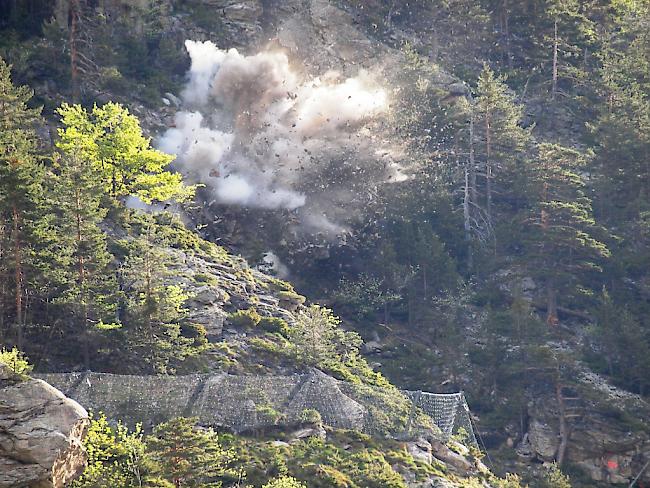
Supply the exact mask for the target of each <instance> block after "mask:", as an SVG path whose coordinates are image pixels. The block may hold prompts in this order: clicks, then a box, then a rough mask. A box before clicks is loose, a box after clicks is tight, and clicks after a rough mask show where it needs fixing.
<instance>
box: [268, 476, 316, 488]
mask: <svg viewBox="0 0 650 488" xmlns="http://www.w3.org/2000/svg"><path fill="white" fill-rule="evenodd" d="M262 488H307V487H306V486H305V485H303V484H302V483H301V482H300V481H298V480H297V479H296V478H292V477H291V476H282V477H281V478H276V479H274V480H271V481H269V482H268V483H267V484H265V485H264V486H262Z"/></svg>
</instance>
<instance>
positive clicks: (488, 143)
mask: <svg viewBox="0 0 650 488" xmlns="http://www.w3.org/2000/svg"><path fill="white" fill-rule="evenodd" d="M490 116H491V114H490V106H489V105H488V106H486V108H485V150H486V158H485V178H486V190H485V192H486V200H487V210H486V211H487V219H488V225H489V227H490V229H492V159H491V157H492V130H491V129H492V127H491V125H490V124H491V122H492V121H491V117H490Z"/></svg>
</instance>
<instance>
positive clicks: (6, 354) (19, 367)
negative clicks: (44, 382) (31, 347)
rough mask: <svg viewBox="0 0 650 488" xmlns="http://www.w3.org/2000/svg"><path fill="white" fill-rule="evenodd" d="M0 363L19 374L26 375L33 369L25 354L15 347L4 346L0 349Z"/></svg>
mask: <svg viewBox="0 0 650 488" xmlns="http://www.w3.org/2000/svg"><path fill="white" fill-rule="evenodd" d="M0 363H3V364H5V365H6V366H7V367H8V368H9V369H10V370H11V371H13V372H14V373H16V374H17V375H20V376H26V375H28V374H29V373H31V371H32V369H34V367H33V366H32V365H31V364H29V362H28V361H27V358H26V357H25V355H24V354H23V353H22V352H20V351H19V350H18V349H16V348H15V347H14V348H13V349H10V350H7V349H5V348H2V349H1V350H0Z"/></svg>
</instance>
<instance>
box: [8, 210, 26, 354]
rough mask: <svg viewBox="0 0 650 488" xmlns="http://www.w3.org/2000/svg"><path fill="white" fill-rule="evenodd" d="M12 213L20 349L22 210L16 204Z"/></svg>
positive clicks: (16, 317) (16, 314)
mask: <svg viewBox="0 0 650 488" xmlns="http://www.w3.org/2000/svg"><path fill="white" fill-rule="evenodd" d="M11 213H12V217H13V227H14V228H13V234H14V236H13V237H14V281H15V283H16V289H15V295H14V300H15V307H16V309H15V324H16V342H17V345H18V349H22V347H23V283H24V281H23V280H24V275H23V255H22V254H23V247H22V242H21V239H20V212H19V211H18V207H16V205H12V208H11Z"/></svg>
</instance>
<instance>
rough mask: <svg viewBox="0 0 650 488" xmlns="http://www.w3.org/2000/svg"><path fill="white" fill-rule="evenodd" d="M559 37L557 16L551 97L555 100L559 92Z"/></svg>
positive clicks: (554, 29)
mask: <svg viewBox="0 0 650 488" xmlns="http://www.w3.org/2000/svg"><path fill="white" fill-rule="evenodd" d="M558 44H559V38H558V33H557V18H556V19H555V21H554V22H553V87H552V91H551V98H552V99H553V100H555V94H556V93H557V56H558V48H559V46H558Z"/></svg>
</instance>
